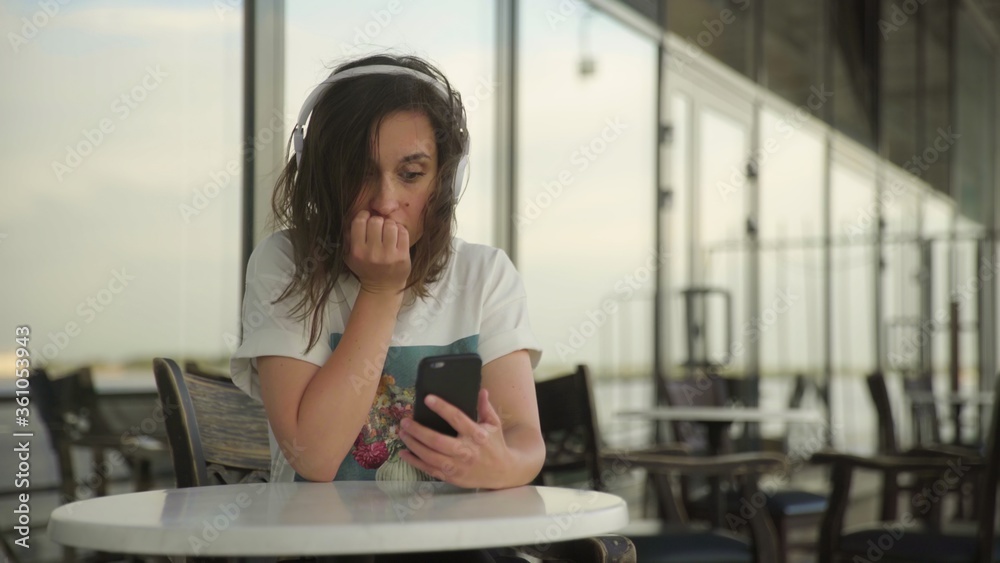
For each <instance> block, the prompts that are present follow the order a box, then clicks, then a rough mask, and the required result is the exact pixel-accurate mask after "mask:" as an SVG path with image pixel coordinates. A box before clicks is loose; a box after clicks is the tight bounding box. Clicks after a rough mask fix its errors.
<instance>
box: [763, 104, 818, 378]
mask: <svg viewBox="0 0 1000 563" xmlns="http://www.w3.org/2000/svg"><path fill="white" fill-rule="evenodd" d="M798 115H801V114H796V113H795V112H794V111H781V110H780V109H778V108H770V107H769V108H764V109H763V111H762V113H761V143H760V146H761V148H762V152H761V164H760V204H759V205H760V221H759V224H760V228H759V230H758V233H759V235H760V240H761V246H762V250H761V253H760V295H761V313H762V316H763V315H767V317H768V318H769V319H772V320H773V322H771V323H768V324H767V325H766V330H761V331H760V354H761V371H762V373H763V374H765V375H767V374H773V373H778V374H782V375H790V374H793V373H802V372H806V371H809V370H815V369H816V368H817V367H818V366H820V365H822V362H823V349H822V346H823V330H824V326H825V323H823V318H822V317H823V313H824V311H823V308H822V306H821V304H822V302H823V299H822V291H823V287H822V272H823V263H822V246H821V245H820V240H821V238H822V235H823V213H822V205H821V202H822V199H823V170H824V152H825V145H824V138H823V136H822V134H821V132H820V131H819V130H818V129H817V128H816V127H815V126H813V125H807V124H805V123H803V121H802V120H801V119H800V118H799V117H797V116H798ZM780 296H787V297H786V300H787V301H789V303H788V304H787V306H786V305H784V304H780V303H779V306H778V307H777V308H774V307H773V304H774V301H775V299H777V298H778V297H780ZM769 308H770V309H771V311H768V309H769ZM775 313H778V314H775ZM762 320H763V319H762Z"/></svg>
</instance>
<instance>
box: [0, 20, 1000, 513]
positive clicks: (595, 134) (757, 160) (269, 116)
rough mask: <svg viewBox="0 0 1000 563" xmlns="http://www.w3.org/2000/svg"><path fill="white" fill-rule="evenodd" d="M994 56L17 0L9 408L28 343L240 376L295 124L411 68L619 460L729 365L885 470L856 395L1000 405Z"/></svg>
mask: <svg viewBox="0 0 1000 563" xmlns="http://www.w3.org/2000/svg"><path fill="white" fill-rule="evenodd" d="M998 26H1000V2H998V1H997V0H955V1H949V0H921V1H919V2H918V1H917V0H869V1H865V0H816V1H809V2H801V1H795V0H660V1H654V0H531V1H518V0H476V1H473V2H469V1H459V0H434V1H430V0H389V1H383V0H375V1H366V2H347V1H322V2H321V1H318V0H316V1H312V0H287V1H283V2H281V1H279V2H271V1H265V0H257V1H254V2H249V1H247V2H243V1H239V0H213V1H209V0H204V1H195V0H187V1H179V2H169V3H168V2H154V1H135V2H128V3H125V2H104V1H98V0H92V1H82V0H81V1H76V2H69V1H60V0H51V1H48V2H47V1H37V2H36V1H23V2H22V1H17V0H3V1H2V2H0V30H3V31H4V32H5V33H4V37H5V40H6V43H7V45H6V46H4V47H3V48H0V68H2V69H3V75H4V77H5V78H6V80H5V81H4V86H3V87H2V88H0V113H2V115H3V119H2V123H3V125H4V129H5V130H6V131H7V132H8V134H6V135H3V136H2V137H0V167H2V168H0V169H2V171H3V177H4V182H5V185H6V186H7V187H6V188H5V197H4V204H3V205H2V206H0V259H2V263H3V264H4V266H5V267H4V268H3V272H2V273H0V279H2V280H3V281H2V288H3V290H4V295H3V299H2V301H0V318H2V319H3V323H4V327H5V328H4V329H5V330H6V331H7V334H8V337H7V338H6V339H4V340H2V341H0V366H3V369H2V370H0V383H3V389H4V390H5V391H4V395H3V396H4V397H5V398H7V399H8V400H9V399H10V397H12V396H13V391H12V390H13V389H14V383H13V380H14V377H13V376H14V370H13V366H14V365H15V361H16V359H17V357H16V356H15V348H16V346H17V344H16V342H15V327H18V326H28V327H30V333H31V336H30V346H29V349H30V352H31V365H32V367H43V366H44V367H46V368H48V369H49V370H50V371H52V372H54V373H56V374H58V373H62V372H66V371H69V370H72V369H75V368H77V367H79V366H84V365H86V366H91V368H92V369H93V370H94V371H95V373H96V374H97V375H98V377H97V378H96V379H97V384H98V388H100V387H101V386H102V385H104V386H106V387H107V388H108V389H112V388H114V386H115V385H116V384H115V383H114V381H115V380H120V381H137V380H142V381H145V382H146V385H147V386H148V389H150V390H152V389H153V384H152V377H151V367H150V366H151V360H152V358H153V357H156V356H166V357H174V358H181V359H188V360H196V361H199V362H201V363H204V364H206V365H214V366H218V367H220V368H223V369H225V368H226V367H227V365H228V357H229V354H230V353H231V352H232V351H234V350H235V348H236V346H237V345H238V343H239V331H240V307H241V300H242V296H243V276H244V269H243V268H244V264H245V262H246V259H247V257H248V256H249V252H250V251H251V250H252V249H253V247H254V245H255V244H256V243H257V242H258V241H260V240H261V239H262V238H263V237H265V236H266V235H267V234H268V233H269V231H268V227H267V223H266V221H267V218H268V215H269V213H270V208H269V202H270V194H271V189H272V186H273V182H274V179H275V177H276V174H277V171H278V170H279V168H280V167H281V166H282V165H283V163H284V162H285V151H286V147H287V142H288V139H289V135H290V132H291V126H292V125H293V124H294V120H295V116H296V115H297V113H298V109H299V107H300V105H301V103H302V101H303V100H304V98H305V97H306V96H307V95H308V93H309V92H310V91H311V89H312V88H313V87H314V86H315V84H317V83H318V82H319V81H321V80H322V79H323V78H324V77H325V76H326V75H327V74H328V73H329V71H330V69H331V68H332V67H333V66H335V65H336V64H339V63H340V62H343V61H344V60H347V59H349V58H353V57H356V56H360V55H364V54H368V53H374V52H381V51H385V50H389V51H392V52H395V53H401V54H415V55H418V56H421V57H424V58H426V59H428V60H430V61H432V62H433V63H435V64H436V65H438V66H439V67H440V68H441V69H442V70H443V71H444V73H445V74H446V75H447V76H448V77H449V79H450V80H451V81H452V82H453V84H455V85H456V86H457V88H458V89H459V90H460V91H461V93H462V96H463V99H464V101H465V104H466V109H467V111H468V114H469V128H470V130H471V134H472V143H471V147H472V149H471V151H472V154H471V163H472V164H471V174H470V177H469V180H468V184H467V187H466V189H465V192H464V195H463V197H462V200H461V203H460V205H459V213H458V233H459V236H460V237H462V238H464V239H465V240H468V241H472V242H477V243H484V244H490V245H494V246H498V247H500V248H503V249H504V250H506V251H507V253H508V254H509V255H510V256H511V258H512V259H513V260H514V263H515V264H516V266H517V267H518V269H519V271H520V272H521V274H522V276H523V279H524V282H525V285H526V288H527V293H528V296H529V304H530V315H531V323H532V326H533V328H534V330H535V332H536V334H537V336H538V337H539V339H540V340H541V342H542V345H543V349H544V352H543V356H542V363H541V365H540V366H539V368H538V370H537V375H538V377H540V378H544V377H547V376H549V375H552V374H556V373H561V372H566V371H568V370H571V369H572V368H573V366H574V365H576V364H580V363H585V364H587V365H588V366H589V367H590V369H591V372H592V374H593V375H594V377H595V379H596V382H597V383H596V385H597V386H598V388H599V390H600V392H599V394H598V396H599V398H600V399H599V404H598V405H597V407H598V411H599V417H600V421H601V424H602V426H603V427H605V433H606V436H607V437H608V439H609V441H611V442H612V443H616V444H640V443H644V442H646V441H648V440H649V438H650V431H651V430H650V428H648V427H647V426H648V425H644V424H641V423H635V422H627V423H626V422H621V421H616V420H614V419H613V414H612V413H613V412H614V411H615V410H618V409H620V408H622V407H623V406H635V407H641V406H650V405H651V404H652V403H653V402H654V401H656V400H658V399H662V394H663V392H662V390H661V385H659V383H658V382H659V381H662V380H664V379H669V378H671V377H673V376H674V375H676V374H679V373H681V372H683V371H684V368H685V366H691V365H693V364H698V363H706V362H707V363H711V364H713V365H716V366H718V368H719V369H720V370H721V371H722V372H724V373H726V374H728V375H731V376H733V377H737V378H741V377H743V378H757V379H759V382H760V387H759V395H758V396H757V398H756V400H758V401H759V404H760V405H762V406H771V407H775V408H781V407H782V406H783V405H784V403H785V402H786V400H787V393H788V389H789V388H790V385H791V381H792V378H793V376H796V375H801V376H804V377H805V378H806V379H807V380H808V381H809V383H810V388H811V389H813V390H814V391H812V392H811V393H810V394H809V396H808V398H807V405H813V406H814V407H815V408H818V409H821V410H823V411H824V412H825V413H826V415H827V416H828V422H829V427H830V428H831V429H832V430H831V431H830V432H829V436H828V438H829V441H830V442H831V443H832V444H833V445H835V446H838V447H841V448H847V449H853V450H859V451H871V450H872V449H873V448H874V447H875V437H874V430H873V428H874V412H873V411H872V409H871V408H870V405H869V404H867V403H865V401H867V399H866V398H865V394H866V390H865V389H864V378H863V376H864V375H866V374H869V373H872V372H876V371H878V372H883V373H886V374H890V375H896V376H898V377H899V378H900V379H899V381H903V380H905V379H906V378H913V377H922V378H926V379H928V380H930V381H932V382H933V385H935V386H937V387H938V388H941V389H945V388H947V389H951V390H960V391H975V390H979V389H990V388H992V385H993V381H994V378H995V374H996V371H997V365H996V361H997V359H996V347H997V343H998V338H1000V334H998V333H997V330H996V317H997V306H998V305H997V302H996V293H997V283H998V279H997V278H998V276H997V275H996V274H997V270H998V266H997V262H996V248H995V240H996V223H997V210H998V202H997V198H996V197H995V194H996V192H997V187H998V180H997V178H998V175H997V172H998V170H997V162H998V158H997V157H998V156H1000V147H998V142H997V136H996V130H997V124H998V119H997V105H998V104H997V100H998V96H997V86H998V72H997V71H998V58H997V53H998V47H1000V41H998V38H1000V35H998V29H1000V28H998ZM899 381H897V382H896V383H894V385H897V386H899V385H902V383H899ZM102 382H103V383H102ZM122 385H125V384H122ZM142 385H143V384H142V383H135V384H134V385H133V384H132V383H129V384H127V385H126V386H132V387H142ZM132 387H130V388H132ZM5 404H8V405H10V403H5ZM2 412H3V413H4V415H5V416H4V419H2V420H0V429H3V430H4V435H5V436H6V435H9V433H10V432H11V431H14V430H15V428H14V416H13V406H12V405H11V408H9V409H8V408H6V407H5V408H4V410H3V411H2ZM8 412H9V416H8ZM36 418H37V417H36ZM40 422H41V421H40V420H34V419H33V420H32V422H31V424H32V427H33V428H35V429H37V430H38V431H39V432H43V431H42V426H41V425H40ZM966 423H968V424H970V425H972V426H975V425H976V424H977V422H976V420H972V421H963V420H956V421H954V425H953V426H952V427H949V428H945V429H944V430H945V432H951V433H955V432H962V431H963V430H962V426H963V424H966ZM762 431H763V432H764V433H765V434H767V433H768V432H781V430H770V429H769V428H768V427H767V425H765V426H764V428H763V429H762ZM0 440H3V441H4V443H6V440H8V438H2V439H0ZM42 443H43V442H38V443H37V444H42ZM35 447H36V449H37V450H38V456H39V457H38V459H37V461H35V462H34V463H35V466H34V467H35V471H36V474H35V475H34V476H33V479H32V486H33V487H38V488H40V489H44V487H46V486H48V485H52V484H53V483H56V482H57V480H58V479H57V477H56V473H57V472H56V470H55V469H54V468H53V465H54V462H53V463H49V462H48V461H46V458H45V457H44V456H45V455H47V454H46V453H45V452H44V450H42V449H41V448H42V447H43V446H41V445H36V446H35ZM12 473H13V470H11V474H12ZM4 480H5V482H8V485H5V486H7V487H9V480H8V479H7V478H6V477H4ZM8 514H9V512H8V511H6V510H5V511H4V513H3V515H0V522H7V518H8ZM2 527H3V529H4V530H5V531H9V528H10V526H9V525H7V524H4V525H3V526H2Z"/></svg>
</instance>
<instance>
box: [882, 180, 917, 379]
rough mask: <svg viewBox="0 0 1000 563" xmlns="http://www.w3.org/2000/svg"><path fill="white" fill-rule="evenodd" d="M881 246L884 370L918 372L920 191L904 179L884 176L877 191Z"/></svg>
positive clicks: (913, 183) (915, 185)
mask: <svg viewBox="0 0 1000 563" xmlns="http://www.w3.org/2000/svg"><path fill="white" fill-rule="evenodd" d="M880 199H881V202H882V212H883V216H884V218H885V242H884V246H883V253H882V257H883V261H884V264H885V267H884V269H883V275H882V280H883V282H882V287H883V291H884V301H883V314H884V315H885V322H884V323H883V326H884V331H885V343H886V354H887V359H888V366H889V369H890V370H892V371H896V372H902V373H904V374H907V375H910V374H916V373H918V372H919V370H920V354H919V352H918V347H917V342H919V338H920V295H921V293H920V280H921V276H920V268H921V264H920V244H919V240H918V239H917V237H918V236H919V234H920V232H919V228H918V226H919V225H918V222H917V221H918V218H919V216H920V189H919V188H918V187H917V184H916V183H915V182H914V181H913V180H912V178H911V177H909V176H908V175H907V174H904V173H898V172H895V171H892V172H888V173H887V174H886V176H885V181H884V184H883V186H882V193H881V197H880Z"/></svg>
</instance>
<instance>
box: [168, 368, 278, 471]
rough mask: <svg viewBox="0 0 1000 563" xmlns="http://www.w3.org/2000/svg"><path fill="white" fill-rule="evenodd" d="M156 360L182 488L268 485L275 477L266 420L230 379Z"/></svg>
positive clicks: (254, 403)
mask: <svg viewBox="0 0 1000 563" xmlns="http://www.w3.org/2000/svg"><path fill="white" fill-rule="evenodd" d="M191 367H193V369H190V370H181V368H180V366H179V365H178V364H177V362H175V361H174V360H171V359H167V358H156V359H154V360H153V374H154V376H155V377H156V388H157V390H159V393H160V400H161V401H162V402H163V405H164V411H165V413H166V423H167V438H168V441H169V442H170V454H171V457H172V458H173V462H174V473H175V475H176V478H177V487H178V488H184V487H202V486H206V485H225V484H232V483H264V482H267V481H268V478H269V476H270V472H271V450H270V446H269V442H268V427H267V415H266V414H265V413H264V407H263V405H261V404H260V403H258V402H256V401H254V400H253V399H251V398H250V397H249V396H248V395H247V394H246V393H244V392H243V391H242V390H240V389H239V388H238V387H236V385H234V384H233V382H232V380H231V379H229V377H228V376H224V375H221V374H220V375H214V374H211V373H210V372H204V371H201V370H198V369H197V367H195V366H191Z"/></svg>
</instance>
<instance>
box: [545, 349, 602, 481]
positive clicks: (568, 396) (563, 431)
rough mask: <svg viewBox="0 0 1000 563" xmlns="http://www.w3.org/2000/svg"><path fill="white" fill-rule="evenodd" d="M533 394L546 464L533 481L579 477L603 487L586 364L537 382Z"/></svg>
mask: <svg viewBox="0 0 1000 563" xmlns="http://www.w3.org/2000/svg"><path fill="white" fill-rule="evenodd" d="M535 395H536V397H537V399H538V419H539V422H540V424H541V430H542V437H543V438H544V440H545V465H543V466H542V471H541V473H539V475H538V477H537V478H536V479H535V484H536V485H544V484H546V482H549V483H552V482H556V483H561V484H565V483H564V481H566V479H567V478H568V479H574V478H575V479H577V480H579V479H580V477H582V478H583V479H586V480H587V481H588V483H587V488H590V489H594V490H597V491H603V490H605V484H604V482H603V479H602V478H601V461H600V460H601V458H600V452H599V450H598V445H599V444H600V435H599V431H598V428H597V417H596V411H595V410H594V399H593V393H592V391H591V387H590V374H589V373H588V370H587V366H585V365H578V366H576V370H575V371H574V372H572V373H569V374H566V375H561V376H558V377H555V378H553V379H548V380H545V381H539V382H536V383H535Z"/></svg>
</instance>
